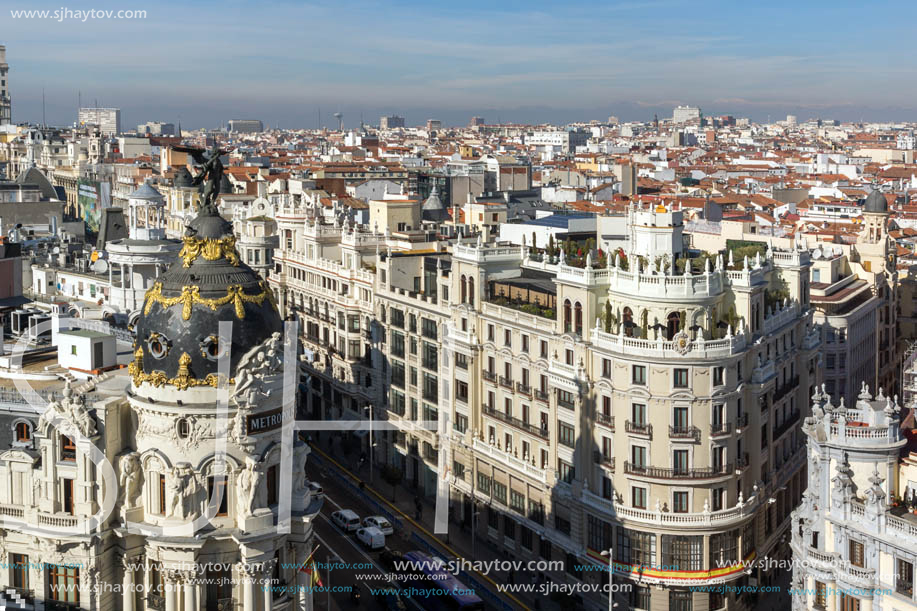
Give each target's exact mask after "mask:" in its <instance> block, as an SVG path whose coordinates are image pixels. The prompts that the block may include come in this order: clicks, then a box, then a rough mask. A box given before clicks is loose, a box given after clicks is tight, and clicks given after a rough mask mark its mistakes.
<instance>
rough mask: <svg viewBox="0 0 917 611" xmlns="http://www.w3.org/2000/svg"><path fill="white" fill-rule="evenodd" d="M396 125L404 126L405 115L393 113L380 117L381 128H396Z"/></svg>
mask: <svg viewBox="0 0 917 611" xmlns="http://www.w3.org/2000/svg"><path fill="white" fill-rule="evenodd" d="M396 127H404V117H399V116H398V115H392V116H390V117H380V118H379V129H395V128H396Z"/></svg>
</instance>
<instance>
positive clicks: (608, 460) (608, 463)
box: [592, 450, 615, 472]
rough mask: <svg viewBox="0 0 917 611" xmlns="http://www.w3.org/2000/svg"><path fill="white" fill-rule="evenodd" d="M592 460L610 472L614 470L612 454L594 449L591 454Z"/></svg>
mask: <svg viewBox="0 0 917 611" xmlns="http://www.w3.org/2000/svg"><path fill="white" fill-rule="evenodd" d="M592 460H593V461H594V462H595V464H597V465H601V466H603V467H605V468H606V469H609V470H610V471H612V472H614V470H615V457H614V456H608V455H606V454H603V453H602V452H600V451H598V450H595V451H594V452H593V454H592Z"/></svg>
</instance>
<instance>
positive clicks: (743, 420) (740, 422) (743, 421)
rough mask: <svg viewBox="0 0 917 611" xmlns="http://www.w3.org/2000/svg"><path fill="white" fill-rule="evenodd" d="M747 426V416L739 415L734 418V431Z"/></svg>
mask: <svg viewBox="0 0 917 611" xmlns="http://www.w3.org/2000/svg"><path fill="white" fill-rule="evenodd" d="M746 426H748V414H739V417H738V418H736V429H737V430H741V429H744V428H745V427H746Z"/></svg>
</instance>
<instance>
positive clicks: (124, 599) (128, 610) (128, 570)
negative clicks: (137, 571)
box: [121, 556, 134, 611]
mask: <svg viewBox="0 0 917 611" xmlns="http://www.w3.org/2000/svg"><path fill="white" fill-rule="evenodd" d="M121 563H122V564H121V566H122V568H123V569H124V578H123V581H122V587H123V591H122V592H121V608H122V609H124V611H134V571H133V570H132V566H131V565H132V564H133V560H131V559H130V558H128V557H127V556H122V557H121Z"/></svg>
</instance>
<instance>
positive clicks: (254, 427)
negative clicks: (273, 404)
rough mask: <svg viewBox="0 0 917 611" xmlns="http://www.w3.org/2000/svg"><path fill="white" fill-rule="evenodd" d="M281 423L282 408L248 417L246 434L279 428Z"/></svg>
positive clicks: (255, 433)
mask: <svg viewBox="0 0 917 611" xmlns="http://www.w3.org/2000/svg"><path fill="white" fill-rule="evenodd" d="M282 424H283V408H278V409H273V410H271V411H269V412H264V413H262V414H257V415H251V416H249V417H248V434H249V435H257V434H258V433H265V432H267V431H273V430H274V429H276V428H279V427H280V426H281V425H282Z"/></svg>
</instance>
